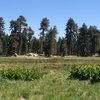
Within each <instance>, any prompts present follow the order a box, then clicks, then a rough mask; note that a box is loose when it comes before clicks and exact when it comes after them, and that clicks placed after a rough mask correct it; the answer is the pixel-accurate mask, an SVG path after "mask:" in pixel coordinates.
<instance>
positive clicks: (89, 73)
mask: <svg viewBox="0 0 100 100" xmlns="http://www.w3.org/2000/svg"><path fill="white" fill-rule="evenodd" d="M70 78H76V79H79V80H90V81H91V82H92V83H95V82H100V66H97V65H82V66H77V67H73V68H72V70H71V75H70Z"/></svg>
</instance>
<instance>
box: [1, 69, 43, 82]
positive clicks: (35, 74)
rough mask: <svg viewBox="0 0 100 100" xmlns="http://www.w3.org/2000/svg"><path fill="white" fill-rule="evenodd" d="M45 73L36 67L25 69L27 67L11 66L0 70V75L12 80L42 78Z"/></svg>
mask: <svg viewBox="0 0 100 100" xmlns="http://www.w3.org/2000/svg"><path fill="white" fill-rule="evenodd" d="M43 74H44V73H43V72H39V71H37V70H35V69H25V68H23V69H21V68H14V69H13V68H9V69H1V70H0V77H1V78H4V79H10V80H25V81H32V80H36V79H40V78H42V76H43Z"/></svg>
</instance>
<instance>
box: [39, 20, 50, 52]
mask: <svg viewBox="0 0 100 100" xmlns="http://www.w3.org/2000/svg"><path fill="white" fill-rule="evenodd" d="M48 28H49V19H47V18H43V19H42V21H41V23H40V29H39V30H42V32H41V33H40V42H41V53H43V52H44V48H45V47H44V45H45V44H44V43H45V36H46V33H45V32H48Z"/></svg>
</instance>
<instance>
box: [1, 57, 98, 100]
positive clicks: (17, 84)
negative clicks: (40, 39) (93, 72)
mask: <svg viewBox="0 0 100 100" xmlns="http://www.w3.org/2000/svg"><path fill="white" fill-rule="evenodd" d="M81 65H82V66H83V67H84V65H85V66H89V65H96V66H99V65H100V58H99V57H67V58H66V57H65V58H64V57H51V58H45V57H39V58H34V59H33V58H31V57H0V71H1V70H2V69H3V70H4V71H8V69H10V70H12V72H13V71H15V70H21V71H22V70H23V72H25V70H26V69H28V70H29V71H32V69H33V70H34V69H35V70H36V72H37V71H38V72H39V73H42V72H43V73H47V74H43V76H42V78H39V79H35V80H32V81H25V80H9V79H4V78H2V77H0V100H21V99H25V100H38V99H40V100H65V99H66V98H67V99H68V100H74V99H76V100H80V99H81V100H87V99H88V100H91V99H92V100H99V99H100V95H99V94H100V91H99V90H100V83H99V82H98V83H95V84H91V83H90V81H88V80H83V81H79V80H78V79H68V77H69V75H70V71H71V69H72V68H73V67H77V66H81ZM94 67H95V66H94ZM24 69H25V70H24ZM12 72H11V73H12ZM19 72H20V71H19ZM20 73H21V72H20Z"/></svg>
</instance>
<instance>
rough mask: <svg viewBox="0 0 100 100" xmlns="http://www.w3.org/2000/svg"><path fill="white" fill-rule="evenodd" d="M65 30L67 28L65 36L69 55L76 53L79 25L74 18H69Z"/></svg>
mask: <svg viewBox="0 0 100 100" xmlns="http://www.w3.org/2000/svg"><path fill="white" fill-rule="evenodd" d="M65 30H66V34H65V35H66V36H65V38H66V43H67V52H68V55H74V54H75V51H74V50H75V49H74V48H75V43H76V40H77V32H78V26H77V24H76V23H75V22H74V20H73V19H72V18H70V19H69V20H68V22H67V24H66V29H65Z"/></svg>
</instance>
